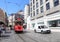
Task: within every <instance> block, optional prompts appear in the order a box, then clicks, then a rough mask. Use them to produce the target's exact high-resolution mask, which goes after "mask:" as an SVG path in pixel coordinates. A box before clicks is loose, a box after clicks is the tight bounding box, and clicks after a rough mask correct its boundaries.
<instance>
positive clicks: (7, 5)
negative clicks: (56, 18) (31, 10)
mask: <svg viewBox="0 0 60 42" xmlns="http://www.w3.org/2000/svg"><path fill="white" fill-rule="evenodd" d="M26 4H29V0H0V8H1V9H3V10H4V11H5V12H7V15H9V14H11V13H16V12H18V11H19V10H24V6H25V5H26Z"/></svg>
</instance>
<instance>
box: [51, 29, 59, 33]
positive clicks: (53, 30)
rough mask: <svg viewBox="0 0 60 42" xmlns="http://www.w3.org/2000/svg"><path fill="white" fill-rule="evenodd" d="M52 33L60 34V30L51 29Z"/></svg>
mask: <svg viewBox="0 0 60 42" xmlns="http://www.w3.org/2000/svg"><path fill="white" fill-rule="evenodd" d="M51 31H52V32H60V30H59V29H51Z"/></svg>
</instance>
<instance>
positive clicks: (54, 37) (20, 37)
mask: <svg viewBox="0 0 60 42" xmlns="http://www.w3.org/2000/svg"><path fill="white" fill-rule="evenodd" d="M0 42H60V32H52V33H51V34H40V33H34V32H33V31H27V32H24V33H19V34H16V33H14V31H11V33H6V34H4V35H3V36H2V37H0Z"/></svg>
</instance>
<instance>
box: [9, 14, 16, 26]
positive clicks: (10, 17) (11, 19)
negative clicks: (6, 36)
mask: <svg viewBox="0 0 60 42" xmlns="http://www.w3.org/2000/svg"><path fill="white" fill-rule="evenodd" d="M8 20H9V25H12V26H14V21H15V14H13V15H11V16H9V17H8Z"/></svg>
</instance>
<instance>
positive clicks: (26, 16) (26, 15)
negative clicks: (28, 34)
mask: <svg viewBox="0 0 60 42" xmlns="http://www.w3.org/2000/svg"><path fill="white" fill-rule="evenodd" d="M29 14H30V6H29V5H25V8H24V20H25V23H26V25H27V29H30V27H31V26H30V15H29Z"/></svg>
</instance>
